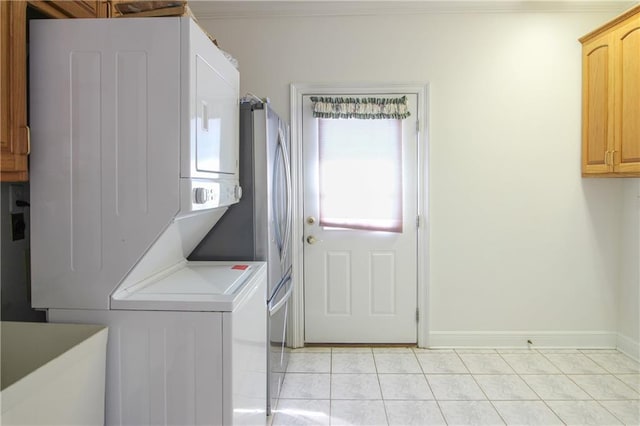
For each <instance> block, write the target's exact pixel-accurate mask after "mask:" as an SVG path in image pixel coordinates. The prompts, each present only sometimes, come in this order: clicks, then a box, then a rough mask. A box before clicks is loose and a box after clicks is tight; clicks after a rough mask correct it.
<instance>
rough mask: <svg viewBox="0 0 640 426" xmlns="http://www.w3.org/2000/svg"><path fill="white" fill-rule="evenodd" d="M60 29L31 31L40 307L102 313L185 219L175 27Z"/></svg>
mask: <svg viewBox="0 0 640 426" xmlns="http://www.w3.org/2000/svg"><path fill="white" fill-rule="evenodd" d="M107 21H112V22H107ZM60 24H61V21H60V20H43V21H32V23H31V33H30V37H31V43H30V48H31V53H30V60H31V67H30V68H31V76H30V77H31V80H30V81H31V136H32V143H33V145H34V148H33V154H32V155H31V158H30V161H31V166H32V167H31V195H32V203H33V209H32V233H31V236H32V294H33V306H34V307H38V308H47V307H58V308H62V307H69V308H72V307H76V308H79V307H82V308H102V309H105V308H108V301H109V295H110V293H111V292H112V291H113V289H114V288H115V287H116V285H117V284H118V283H119V282H120V281H121V280H122V279H123V277H124V276H126V274H127V273H128V272H129V270H130V269H131V267H132V266H133V265H134V264H135V262H136V260H137V259H138V258H140V256H141V255H142V254H143V253H144V252H145V251H146V250H147V248H148V247H149V246H150V245H151V244H152V243H153V242H154V240H155V239H156V238H157V237H158V235H159V234H160V233H161V232H162V231H163V230H164V229H165V227H166V226H167V224H168V223H169V222H170V221H171V219H172V218H173V217H174V216H175V215H176V214H177V213H178V212H179V210H180V182H179V174H180V171H179V162H178V161H176V159H177V158H178V157H179V155H180V147H179V141H180V102H179V100H180V81H179V76H180V63H179V57H180V56H179V52H180V42H181V41H180V37H179V35H180V21H179V20H171V21H158V20H153V19H152V20H148V21H146V20H145V21H142V20H141V21H140V22H139V23H138V24H137V25H135V26H132V25H131V24H127V23H126V22H125V21H124V20H123V21H119V20H95V19H87V20H83V19H74V20H65V22H63V24H64V25H60ZM140 33H148V34H150V35H151V36H150V37H139V34H140ZM78 35H82V36H78ZM105 40H108V42H105ZM96 46H101V47H100V49H97V48H96ZM142 88H144V89H142ZM52 100H53V101H52Z"/></svg>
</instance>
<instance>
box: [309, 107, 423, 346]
mask: <svg viewBox="0 0 640 426" xmlns="http://www.w3.org/2000/svg"><path fill="white" fill-rule="evenodd" d="M338 96H340V95H338ZM376 96H380V95H376ZM408 98H409V104H410V108H411V116H410V117H409V118H408V119H405V120H401V123H400V125H399V126H396V127H397V128H398V129H400V132H399V133H398V132H396V133H394V130H393V129H392V130H391V133H390V135H394V134H395V135H396V136H397V139H393V138H391V139H390V140H389V141H388V143H389V144H390V145H392V146H391V148H390V150H389V149H387V148H388V147H387V148H385V147H374V146H373V145H371V148H368V147H367V145H366V144H367V143H368V142H369V141H373V139H374V138H375V137H376V135H375V134H373V133H377V132H378V130H373V131H370V130H369V131H368V130H367V129H364V130H363V131H359V132H356V133H355V134H350V135H348V136H345V138H344V141H341V142H340V143H343V144H344V145H345V149H344V152H345V155H344V156H343V157H342V158H337V157H336V154H335V152H333V153H332V154H331V155H326V154H323V152H326V149H324V150H323V149H322V147H321V146H319V144H320V142H319V141H320V139H323V140H324V136H320V135H319V133H320V132H321V129H320V127H321V126H324V125H325V124H326V123H323V124H322V125H320V123H319V120H320V119H315V118H313V117H312V114H311V108H312V102H311V100H310V99H309V97H308V96H305V97H304V98H303V108H304V111H303V159H304V165H303V168H304V171H303V173H304V218H305V223H304V238H305V245H304V298H305V341H306V342H307V343H415V342H416V333H417V330H416V324H417V323H416V306H417V297H416V294H417V227H416V217H417V189H416V188H417V187H416V180H417V178H416V176H417V133H416V120H417V119H416V117H417V111H416V105H417V95H410V96H409V97H408ZM358 121H360V122H369V123H372V122H373V121H376V120H358ZM388 121H392V120H388ZM391 124H393V123H391ZM396 124H397V123H396ZM366 125H367V124H365V126H366ZM374 127H375V125H374ZM362 135H366V136H362ZM354 138H364V139H363V141H364V145H363V146H364V151H363V154H358V153H357V152H356V153H354V152H353V151H352V149H353V146H354V145H357V144H358V143H361V142H363V141H354ZM322 143H324V142H322ZM372 143H373V142H372ZM383 143H387V142H383ZM394 144H400V146H399V148H400V149H398V146H395V147H394V146H393V145H394ZM350 150H351V152H350ZM374 151H375V152H377V154H376V155H377V157H376V155H372V152H374ZM394 152H397V153H398V154H397V156H398V158H397V159H396V162H397V163H398V164H399V165H401V167H397V168H396V169H393V170H398V171H401V175H399V178H398V179H397V180H398V182H396V183H394V184H392V185H389V181H391V180H393V178H392V177H393V175H394V173H396V172H394V171H393V170H391V169H390V168H389V167H391V166H389V164H391V163H390V162H392V160H393V158H391V157H394V155H395V154H393V153H394ZM323 155H324V160H323ZM327 158H329V159H330V160H327ZM321 161H332V162H333V163H332V164H337V163H338V162H341V163H343V162H345V161H347V162H349V163H347V164H346V165H345V164H344V163H343V164H341V165H340V166H339V167H342V168H343V169H345V170H347V171H348V170H351V173H344V172H337V173H336V174H337V176H338V178H339V180H338V182H337V183H336V182H333V183H329V184H325V187H324V188H323V191H322V192H321V191H320V189H319V187H320V182H321V181H322V179H326V174H327V171H326V170H324V171H323V167H331V166H326V165H320V162H321ZM336 167H338V166H336ZM394 167H395V166H394ZM328 170H329V171H331V170H330V168H329V169H328ZM390 170H391V171H390ZM372 172H373V173H372ZM323 173H325V176H323ZM380 176H386V177H385V178H384V179H380V178H379V177H380ZM328 181H330V179H328V180H326V181H325V182H328ZM354 182H355V186H354V185H353V184H354ZM349 186H352V188H350V189H349V191H351V192H349V191H347V192H346V194H342V195H338V196H336V195H335V191H337V190H340V187H347V188H348V187H349ZM387 187H389V188H391V189H389V190H387ZM392 187H394V188H396V189H398V188H400V191H401V198H400V200H401V201H397V202H393V201H383V202H380V200H392V199H393V198H390V196H389V195H388V192H389V191H392V190H393V188H392ZM342 189H344V188H342ZM329 191H334V193H328V192H329ZM361 194H365V195H364V196H363V197H361V198H360V201H359V202H358V204H361V205H360V206H355V207H356V210H360V212H358V213H357V214H358V215H361V216H362V215H363V213H361V212H365V213H364V215H367V217H366V218H365V219H364V220H363V221H362V223H361V224H357V223H353V221H352V218H351V217H347V216H346V215H345V214H343V213H342V212H340V210H341V209H342V207H343V205H339V206H338V208H337V209H332V210H331V214H332V215H333V216H331V218H330V219H331V220H324V219H321V218H320V215H321V213H323V212H322V211H321V208H323V207H321V204H322V203H321V201H320V200H321V197H322V200H327V199H329V198H330V199H335V200H337V201H336V202H337V203H343V204H347V203H349V202H350V201H352V200H350V198H351V199H358V196H359V195H361ZM341 197H342V198H341ZM341 200H342V201H341ZM398 203H399V204H401V205H397V204H398ZM362 205H366V206H367V207H366V208H364V209H363V208H361V207H362ZM324 210H325V211H329V209H328V208H326V207H324ZM382 210H385V211H386V213H385V212H382ZM335 212H338V218H337V220H334V219H335V217H336V215H335ZM397 212H400V214H401V216H400V217H401V221H402V223H400V224H397V223H394V220H395V219H393V218H392V217H393V214H395V213H397ZM387 213H388V214H387ZM390 215H391V216H390ZM389 217H391V218H392V219H389Z"/></svg>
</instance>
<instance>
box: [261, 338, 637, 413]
mask: <svg viewBox="0 0 640 426" xmlns="http://www.w3.org/2000/svg"><path fill="white" fill-rule="evenodd" d="M271 422H272V425H273V426H281V425H288V426H292V425H367V426H371V425H421V426H424V425H444V424H448V425H471V424H473V425H500V424H513V425H563V424H565V425H621V424H625V425H640V364H639V363H638V362H636V361H634V360H632V359H631V358H628V357H627V356H625V355H623V354H621V353H620V352H618V351H615V350H567V349H562V350H542V349H541V350H527V349H523V350H486V349H485V350H472V349H465V350H428V349H416V348H395V347H392V348H378V347H373V348H368V347H365V348H362V347H359V348H341V347H339V348H336V347H334V348H329V347H327V348H316V347H314V348H304V349H297V350H294V351H292V353H291V358H290V362H289V367H288V369H287V373H286V375H285V379H284V384H283V388H282V393H281V395H280V399H279V401H278V403H277V406H276V410H275V412H274V415H273V416H272V419H271Z"/></svg>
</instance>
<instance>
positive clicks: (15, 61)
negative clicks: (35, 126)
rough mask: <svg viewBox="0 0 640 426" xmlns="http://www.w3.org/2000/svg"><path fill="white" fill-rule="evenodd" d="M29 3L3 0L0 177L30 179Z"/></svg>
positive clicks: (0, 22) (0, 26) (0, 24)
mask: <svg viewBox="0 0 640 426" xmlns="http://www.w3.org/2000/svg"><path fill="white" fill-rule="evenodd" d="M26 21H27V9H26V3H23V2H18V1H10V2H5V1H2V2H0V44H2V51H1V53H0V88H1V90H0V180H1V181H3V182H6V181H25V180H27V179H28V173H27V170H28V169H27V156H28V154H29V128H28V127H27V65H26V64H27V51H26Z"/></svg>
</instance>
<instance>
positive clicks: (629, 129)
mask: <svg viewBox="0 0 640 426" xmlns="http://www.w3.org/2000/svg"><path fill="white" fill-rule="evenodd" d="M614 35H615V38H616V39H617V42H618V43H619V53H618V55H617V56H618V61H619V64H618V65H617V67H618V70H619V76H618V78H617V82H618V83H619V86H620V87H619V88H618V89H617V92H618V93H619V95H620V96H619V99H618V103H619V104H618V106H617V110H618V111H620V114H619V115H618V116H617V117H616V119H617V120H616V130H617V132H618V134H617V135H616V138H615V140H616V146H615V155H616V156H618V155H619V158H618V157H616V158H615V159H614V166H615V167H616V171H620V172H622V173H632V172H637V173H640V15H637V18H636V19H634V20H632V21H631V22H629V23H628V24H626V25H623V26H622V27H621V28H620V29H619V30H617V31H616V32H615V34H614Z"/></svg>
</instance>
